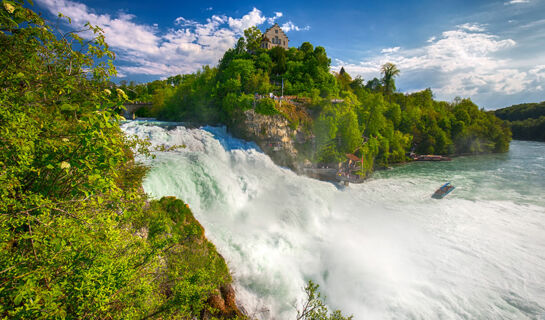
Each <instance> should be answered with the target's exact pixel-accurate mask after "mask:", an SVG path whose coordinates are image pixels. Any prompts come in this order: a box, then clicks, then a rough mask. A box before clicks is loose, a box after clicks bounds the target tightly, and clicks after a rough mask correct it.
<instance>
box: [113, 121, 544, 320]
mask: <svg viewBox="0 0 545 320" xmlns="http://www.w3.org/2000/svg"><path fill="white" fill-rule="evenodd" d="M123 130H124V131H125V132H126V133H128V134H136V135H138V136H140V137H143V138H149V139H150V140H151V142H152V143H153V144H154V145H160V144H165V145H167V146H171V145H185V146H186V147H185V148H182V149H179V150H177V151H170V152H158V153H157V157H156V158H155V159H154V160H146V161H148V162H149V163H150V165H151V166H152V169H151V171H150V173H149V174H148V176H147V178H146V179H145V183H144V189H145V190H146V192H147V193H148V194H150V195H151V196H152V197H155V198H158V197H161V196H167V195H168V196H177V197H179V198H181V199H183V200H185V201H186V202H188V203H189V205H190V207H191V208H192V209H193V211H194V213H195V215H196V217H197V218H198V219H199V221H201V223H202V224H203V225H204V227H205V228H206V234H207V236H208V238H209V239H211V241H213V242H214V243H215V244H216V246H217V247H218V249H219V251H220V252H221V253H222V255H223V256H224V257H225V259H226V261H227V263H228V264H229V267H230V269H231V271H232V273H233V275H234V278H235V287H236V291H237V296H238V300H239V302H240V303H241V304H242V305H243V306H244V308H245V309H246V311H247V312H248V313H249V314H251V315H254V316H256V317H258V318H260V319H294V314H295V309H294V307H293V305H294V304H296V303H297V301H300V300H301V299H302V297H303V290H302V288H303V287H304V286H305V283H306V281H307V280H309V279H312V280H313V281H315V282H316V283H318V284H319V285H320V289H321V291H322V292H323V293H324V294H326V295H327V304H328V306H329V307H330V308H335V309H336V308H339V309H341V310H342V311H343V312H344V313H346V314H353V315H354V316H355V319H545V197H544V196H545V144H544V143H538V142H521V141H513V142H512V144H511V151H510V152H509V153H507V154H501V155H488V156H475V157H461V158H456V159H454V160H453V161H451V162H437V163H432V162H421V163H412V164H408V165H401V166H395V167H394V168H393V169H392V170H387V171H381V172H377V173H376V174H375V175H374V176H373V179H371V180H369V181H367V182H366V183H364V184H361V185H350V186H349V187H348V188H339V187H336V186H335V185H333V184H331V183H327V182H320V181H317V180H313V179H309V178H306V177H302V176H297V175H296V174H294V173H293V172H291V171H290V170H288V169H285V168H281V167H278V166H276V165H275V164H274V163H273V162H272V161H271V160H270V158H269V157H268V156H266V155H265V154H263V153H262V152H261V151H259V148H257V147H256V146H255V145H254V144H253V143H248V142H244V141H242V140H238V139H235V138H233V137H231V136H229V135H228V134H227V133H226V132H225V130H224V129H222V128H213V127H204V128H201V129H187V128H184V127H182V126H179V127H176V126H170V127H168V128H167V127H166V126H165V124H164V123H163V124H161V123H155V124H154V123H142V122H129V123H126V124H124V125H123ZM446 181H451V182H452V184H453V185H455V186H456V189H455V190H454V191H453V192H452V193H451V194H450V195H448V196H447V197H446V198H445V199H443V200H434V199H431V198H430V195H431V194H432V193H433V192H434V190H435V189H436V188H437V187H439V186H440V185H441V184H443V183H444V182H446Z"/></svg>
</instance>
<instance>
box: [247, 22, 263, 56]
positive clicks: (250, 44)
mask: <svg viewBox="0 0 545 320" xmlns="http://www.w3.org/2000/svg"><path fill="white" fill-rule="evenodd" d="M244 37H245V40H246V50H248V51H250V52H257V51H258V50H259V48H260V47H261V38H262V37H263V34H262V33H261V30H259V28H258V27H256V26H253V27H250V28H248V29H246V30H244Z"/></svg>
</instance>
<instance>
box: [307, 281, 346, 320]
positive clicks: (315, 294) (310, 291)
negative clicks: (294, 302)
mask: <svg viewBox="0 0 545 320" xmlns="http://www.w3.org/2000/svg"><path fill="white" fill-rule="evenodd" d="M319 287H320V286H319V285H317V284H316V283H314V282H312V280H309V281H308V283H307V286H306V287H305V295H306V297H305V300H304V301H303V302H302V304H301V306H300V307H301V309H300V310H297V320H352V318H353V316H348V317H347V316H343V315H342V313H341V311H340V310H334V311H333V312H331V313H330V312H329V310H328V308H327V307H326V305H325V304H324V301H323V299H322V295H321V293H320V292H319V290H318V288H319ZM324 299H325V298H324Z"/></svg>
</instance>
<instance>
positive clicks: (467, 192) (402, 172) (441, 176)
mask: <svg viewBox="0 0 545 320" xmlns="http://www.w3.org/2000/svg"><path fill="white" fill-rule="evenodd" d="M374 177H375V178H377V179H415V178H416V179H419V180H420V179H425V180H428V181H429V182H430V183H432V182H435V181H438V182H439V181H451V183H452V184H454V185H456V186H457V189H456V192H454V193H452V194H451V196H452V197H455V198H463V199H469V200H506V199H509V200H511V201H514V202H516V203H519V204H536V205H540V206H545V143H542V142H532V141H516V140H515V141H513V142H512V143H511V148H510V151H509V152H508V153H506V154H493V155H481V156H465V157H458V158H454V159H453V161H449V162H414V163H410V164H406V165H398V166H395V167H394V169H393V170H387V171H380V172H377V173H376V174H375V175H374Z"/></svg>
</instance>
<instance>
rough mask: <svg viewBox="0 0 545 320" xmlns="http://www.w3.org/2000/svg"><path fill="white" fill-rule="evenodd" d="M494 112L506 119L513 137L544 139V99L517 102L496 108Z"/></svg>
mask: <svg viewBox="0 0 545 320" xmlns="http://www.w3.org/2000/svg"><path fill="white" fill-rule="evenodd" d="M494 113H495V114H496V116H497V117H498V118H500V119H503V120H505V121H507V123H508V124H509V126H510V127H511V130H512V131H513V138H515V139H519V140H534V141H545V101H542V102H540V103H523V104H517V105H514V106H510V107H507V108H503V109H498V110H496V111H495V112H494Z"/></svg>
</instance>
